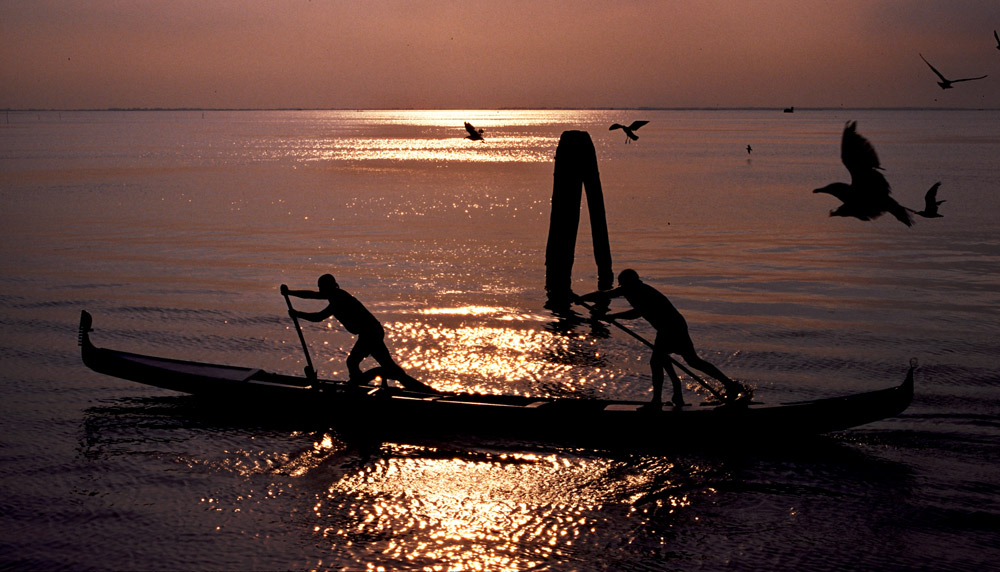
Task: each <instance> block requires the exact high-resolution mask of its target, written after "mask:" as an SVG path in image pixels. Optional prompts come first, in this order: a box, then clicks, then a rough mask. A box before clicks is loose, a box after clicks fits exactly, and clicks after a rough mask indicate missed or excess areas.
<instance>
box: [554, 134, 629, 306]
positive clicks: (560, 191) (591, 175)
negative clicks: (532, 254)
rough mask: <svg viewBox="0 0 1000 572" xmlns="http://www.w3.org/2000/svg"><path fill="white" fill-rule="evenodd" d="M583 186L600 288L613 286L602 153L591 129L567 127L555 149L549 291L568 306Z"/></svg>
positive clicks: (559, 303)
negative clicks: (599, 156) (599, 157)
mask: <svg viewBox="0 0 1000 572" xmlns="http://www.w3.org/2000/svg"><path fill="white" fill-rule="evenodd" d="M583 189H586V192H587V209H588V211H589V213H590V232H591V236H592V237H593V241H594V260H595V262H597V289H598V290H610V289H611V288H612V287H613V286H614V281H615V277H614V272H613V271H612V269H611V245H610V242H609V240H608V220H607V215H606V213H605V210H604V191H603V190H602V189H601V176H600V173H599V171H598V169H597V151H595V149H594V142H593V141H592V140H591V139H590V134H589V133H587V132H586V131H564V132H563V134H562V136H561V137H560V138H559V146H558V147H557V148H556V159H555V172H554V174H553V184H552V212H551V214H550V219H549V237H548V242H547V243H546V245H545V291H546V293H547V294H548V298H549V302H550V304H556V305H564V304H567V303H569V302H570V301H572V299H571V298H572V283H573V260H574V257H575V255H576V236H577V232H578V231H579V228H580V210H581V201H582V198H583Z"/></svg>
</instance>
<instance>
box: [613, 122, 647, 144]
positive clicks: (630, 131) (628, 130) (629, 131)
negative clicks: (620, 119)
mask: <svg viewBox="0 0 1000 572" xmlns="http://www.w3.org/2000/svg"><path fill="white" fill-rule="evenodd" d="M647 123H649V122H648V121H633V122H632V123H631V124H629V126H628V127H625V126H624V125H622V124H621V123H615V124H614V125H612V126H611V127H609V128H608V131H614V130H615V129H621V130H622V131H624V132H625V135H627V136H628V139H625V142H626V143H631V142H632V141H635V140H637V139H638V138H639V136H638V135H636V134H635V132H636V131H638V130H639V128H640V127H642V126H643V125H645V124H647Z"/></svg>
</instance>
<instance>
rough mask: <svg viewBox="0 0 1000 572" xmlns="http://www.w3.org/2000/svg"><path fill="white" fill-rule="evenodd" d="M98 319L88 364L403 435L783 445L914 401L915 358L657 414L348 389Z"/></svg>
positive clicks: (257, 408) (84, 345) (222, 400)
mask: <svg viewBox="0 0 1000 572" xmlns="http://www.w3.org/2000/svg"><path fill="white" fill-rule="evenodd" d="M92 323H93V320H92V317H91V315H90V314H89V313H88V312H87V311H83V312H82V313H81V318H80V331H79V343H80V347H81V353H82V357H83V362H84V364H86V365H87V367H89V368H90V369H92V370H94V371H96V372H98V373H102V374H106V375H109V376H114V377H118V378H122V379H127V380H131V381H135V382H139V383H143V384H146V385H151V386H156V387H160V388H163V389H168V390H172V391H176V392H181V393H186V394H191V395H195V396H199V397H202V398H204V399H206V400H210V402H211V403H212V407H217V408H220V410H226V411H229V412H234V411H253V412H254V413H253V414H254V415H256V416H259V415H268V414H273V415H275V416H282V417H285V418H293V419H301V420H302V421H303V422H306V421H309V422H311V423H315V422H317V421H320V422H322V421H327V422H329V424H330V425H331V426H348V427H365V428H366V429H367V428H371V429H373V430H374V429H377V430H379V431H384V432H390V433H391V432H393V431H397V432H403V433H406V434H427V433H433V434H455V435H482V436H505V437H514V438H528V439H535V440H553V439H555V440H559V441H570V442H574V443H586V444H594V445H599V446H615V445H616V444H630V443H631V444H634V443H639V442H642V441H644V440H650V441H653V442H656V443H665V442H671V441H685V442H690V441H692V440H697V441H705V440H716V441H732V440H733V439H734V438H735V439H738V440H739V441H740V442H748V440H752V439H758V438H759V439H760V440H774V439H781V440H784V441H789V440H794V439H799V438H802V437H805V436H812V435H819V434H824V433H829V432H835V431H842V430H845V429H850V428H853V427H857V426H860V425H864V424H867V423H871V422H874V421H879V420H882V419H886V418H890V417H893V416H896V415H899V414H900V413H902V412H903V411H904V410H905V409H906V408H907V407H908V406H909V404H910V402H911V400H912V398H913V372H914V369H915V368H916V363H915V361H913V362H911V364H910V367H909V371H908V372H907V374H906V378H905V380H904V381H903V382H902V383H901V384H900V385H897V386H894V387H889V388H886V389H880V390H876V391H871V392H867V393H857V394H852V395H846V396H842V397H831V398H824V399H814V400H809V401H798V402H790V403H775V404H769V403H754V402H749V403H730V404H726V403H723V404H715V405H707V406H688V407H682V408H674V407H671V406H669V405H668V406H665V407H664V408H662V409H657V410H651V409H649V408H648V407H643V406H644V405H646V403H645V402H643V401H620V400H608V399H589V398H572V397H558V398H555V397H530V396H520V395H483V394H473V393H433V394H432V393H422V392H414V391H408V390H405V389H401V388H397V387H394V386H387V385H385V384H381V385H352V384H349V383H346V382H342V381H331V380H318V379H311V378H309V377H304V376H293V375H284V374H277V373H272V372H268V371H264V370H262V369H257V368H252V367H237V366H231V365H218V364H211V363H201V362H195V361H185V360H178V359H169V358H163V357H154V356H148V355H142V354H137V353H129V352H124V351H118V350H113V349H106V348H100V347H97V346H95V345H94V344H93V343H92V342H91V340H90V332H91V331H92V329H91V328H92Z"/></svg>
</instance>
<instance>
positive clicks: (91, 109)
mask: <svg viewBox="0 0 1000 572" xmlns="http://www.w3.org/2000/svg"><path fill="white" fill-rule="evenodd" d="M786 109H789V108H784V107H760V106H749V107H740V106H724V107H692V106H687V107H648V106H647V107H478V108H473V107H80V108H54V107H51V108H13V107H10V108H4V109H2V110H0V111H3V112H5V113H42V112H45V113H50V112H64V111H65V112H100V111H356V112H365V111H777V112H782V113H783V112H785V110H786ZM794 110H795V111H1000V108H995V107H906V106H903V107H900V106H893V107H797V106H796V107H794ZM789 113H791V112H789Z"/></svg>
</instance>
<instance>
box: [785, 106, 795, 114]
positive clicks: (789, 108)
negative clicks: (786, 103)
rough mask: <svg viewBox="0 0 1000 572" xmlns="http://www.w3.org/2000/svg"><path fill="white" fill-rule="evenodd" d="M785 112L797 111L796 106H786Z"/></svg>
mask: <svg viewBox="0 0 1000 572" xmlns="http://www.w3.org/2000/svg"><path fill="white" fill-rule="evenodd" d="M785 113H795V106H792V107H786V108H785Z"/></svg>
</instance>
